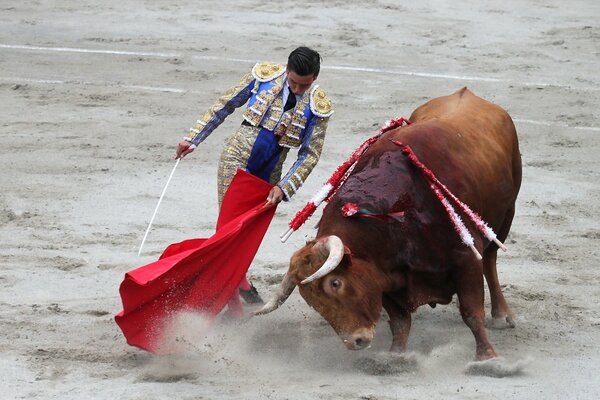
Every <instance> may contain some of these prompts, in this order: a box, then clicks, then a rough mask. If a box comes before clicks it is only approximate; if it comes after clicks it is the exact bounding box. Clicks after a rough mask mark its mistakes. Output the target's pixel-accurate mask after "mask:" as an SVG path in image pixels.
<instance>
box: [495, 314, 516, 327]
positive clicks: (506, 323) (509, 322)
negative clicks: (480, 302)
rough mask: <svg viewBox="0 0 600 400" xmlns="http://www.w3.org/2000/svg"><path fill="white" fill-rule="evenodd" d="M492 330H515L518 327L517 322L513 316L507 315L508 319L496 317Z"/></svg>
mask: <svg viewBox="0 0 600 400" xmlns="http://www.w3.org/2000/svg"><path fill="white" fill-rule="evenodd" d="M491 325H492V326H491V328H492V329H506V328H514V327H516V326H517V325H516V324H515V320H514V319H513V317H512V316H511V315H507V316H506V317H495V318H492V324H491Z"/></svg>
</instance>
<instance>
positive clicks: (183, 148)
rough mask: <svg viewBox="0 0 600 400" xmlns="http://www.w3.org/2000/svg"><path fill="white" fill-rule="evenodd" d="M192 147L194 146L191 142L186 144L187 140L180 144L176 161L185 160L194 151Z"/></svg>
mask: <svg viewBox="0 0 600 400" xmlns="http://www.w3.org/2000/svg"><path fill="white" fill-rule="evenodd" d="M191 146H192V144H191V143H190V142H186V141H185V140H183V141H181V142H179V144H178V145H177V151H176V153H175V159H178V158H183V157H185V156H186V155H187V154H189V153H191V152H192V151H194V149H195V147H191Z"/></svg>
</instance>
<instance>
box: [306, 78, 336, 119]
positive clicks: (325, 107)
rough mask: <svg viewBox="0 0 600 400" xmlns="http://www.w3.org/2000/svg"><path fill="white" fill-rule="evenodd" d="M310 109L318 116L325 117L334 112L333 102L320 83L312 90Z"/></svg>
mask: <svg viewBox="0 0 600 400" xmlns="http://www.w3.org/2000/svg"><path fill="white" fill-rule="evenodd" d="M310 110H311V111H312V112H313V114H315V115H316V116H317V117H323V118H325V117H329V116H331V114H333V104H332V103H331V100H330V99H329V97H327V95H326V94H325V91H324V90H323V89H321V88H320V87H319V85H315V87H314V88H312V90H311V92H310Z"/></svg>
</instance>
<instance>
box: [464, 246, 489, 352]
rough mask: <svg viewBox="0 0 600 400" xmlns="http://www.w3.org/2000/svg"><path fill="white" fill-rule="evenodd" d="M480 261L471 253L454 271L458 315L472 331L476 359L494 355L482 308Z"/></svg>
mask: <svg viewBox="0 0 600 400" xmlns="http://www.w3.org/2000/svg"><path fill="white" fill-rule="evenodd" d="M481 269H482V265H481V263H480V262H478V261H476V260H474V258H473V255H472V254H468V255H467V256H466V257H465V258H463V262H461V263H460V264H458V266H457V268H456V271H455V282H456V293H457V295H458V303H459V307H460V315H461V316H462V318H463V321H465V324H467V326H468V327H469V328H470V329H471V332H473V336H474V337H475V344H476V358H477V360H480V361H481V360H487V359H489V358H494V357H496V352H495V351H494V348H493V347H492V343H491V342H490V340H489V338H488V336H487V332H486V330H485V312H484V309H483V299H484V294H483V273H482V272H483V271H482V270H481Z"/></svg>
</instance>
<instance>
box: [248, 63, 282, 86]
mask: <svg viewBox="0 0 600 400" xmlns="http://www.w3.org/2000/svg"><path fill="white" fill-rule="evenodd" d="M284 72H285V65H283V64H273V63H269V62H262V63H256V65H255V66H254V67H253V68H252V76H254V78H255V79H256V80H257V81H259V82H268V81H271V80H273V79H275V78H277V77H278V76H281V75H283V73H284Z"/></svg>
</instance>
